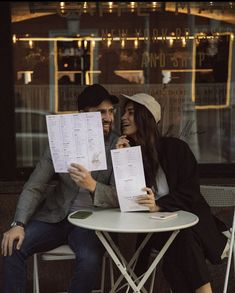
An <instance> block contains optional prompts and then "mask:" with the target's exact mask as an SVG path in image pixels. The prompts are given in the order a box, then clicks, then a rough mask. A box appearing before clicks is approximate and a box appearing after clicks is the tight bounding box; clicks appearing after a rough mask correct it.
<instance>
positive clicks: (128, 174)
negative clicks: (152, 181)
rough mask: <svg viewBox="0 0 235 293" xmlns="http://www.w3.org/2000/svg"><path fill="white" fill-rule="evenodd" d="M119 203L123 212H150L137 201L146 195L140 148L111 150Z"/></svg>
mask: <svg viewBox="0 0 235 293" xmlns="http://www.w3.org/2000/svg"><path fill="white" fill-rule="evenodd" d="M111 156H112V163H113V170H114V178H115V183H116V188H117V195H118V201H119V205H120V209H121V211H122V212H131V211H143V210H147V211H148V210H149V208H148V207H146V206H143V205H140V204H138V203H137V202H136V201H137V199H138V197H139V196H140V195H144V194H146V191H143V188H144V187H146V183H145V176H144V168H143V160H142V153H141V148H140V146H135V147H129V148H122V149H115V150H111Z"/></svg>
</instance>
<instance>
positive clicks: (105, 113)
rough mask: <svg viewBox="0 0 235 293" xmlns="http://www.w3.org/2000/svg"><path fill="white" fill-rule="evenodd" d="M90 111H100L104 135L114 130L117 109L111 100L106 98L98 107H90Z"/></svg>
mask: <svg viewBox="0 0 235 293" xmlns="http://www.w3.org/2000/svg"><path fill="white" fill-rule="evenodd" d="M88 111H89V112H100V114H101V118H102V124H103V131H104V135H105V136H107V135H108V134H109V133H110V131H111V130H112V126H113V121H114V112H115V109H114V107H113V104H112V103H111V102H110V101H109V100H104V101H103V102H102V103H100V104H99V105H98V106H96V107H89V108H88Z"/></svg>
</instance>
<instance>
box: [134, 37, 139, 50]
mask: <svg viewBox="0 0 235 293" xmlns="http://www.w3.org/2000/svg"><path fill="white" fill-rule="evenodd" d="M134 47H135V49H138V47H139V40H138V39H136V40H134Z"/></svg>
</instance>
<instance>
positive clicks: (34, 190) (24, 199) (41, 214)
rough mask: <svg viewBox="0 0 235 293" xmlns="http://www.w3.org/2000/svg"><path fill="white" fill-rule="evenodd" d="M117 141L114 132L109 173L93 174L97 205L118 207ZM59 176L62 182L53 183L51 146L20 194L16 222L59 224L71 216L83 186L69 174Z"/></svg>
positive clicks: (109, 143)
mask: <svg viewBox="0 0 235 293" xmlns="http://www.w3.org/2000/svg"><path fill="white" fill-rule="evenodd" d="M116 140H117V135H115V134H114V133H111V134H110V136H109V138H108V139H107V141H106V142H105V149H106V158H107V167H108V168H107V170H104V171H94V172H92V177H93V178H94V179H95V180H96V181H97V185H96V190H95V193H94V195H93V203H94V205H95V206H99V207H117V206H118V199H117V194H116V189H115V183H114V176H113V169H112V162H111V153H110V150H111V149H114V148H115V143H116ZM57 175H58V179H57V180H53V179H54V177H55V171H54V167H53V162H52V158H51V152H50V148H49V147H48V148H47V149H46V151H45V152H44V154H43V156H42V158H41V159H40V161H39V162H38V164H37V166H36V168H35V170H34V171H33V173H32V174H31V176H30V178H29V180H28V181H27V182H26V184H25V186H24V189H23V191H22V193H21V194H20V197H19V201H18V204H17V208H16V213H15V217H14V220H15V221H20V222H22V223H25V224H26V223H27V222H28V221H29V220H30V219H31V218H33V219H38V220H42V221H45V222H49V223H56V222H59V221H61V220H63V219H64V218H65V217H66V216H67V215H68V213H69V209H70V206H71V204H72V202H73V201H74V199H75V198H76V196H77V195H78V194H79V187H78V186H77V185H76V184H75V182H74V181H73V180H72V179H71V178H70V175H69V174H68V173H58V174H57Z"/></svg>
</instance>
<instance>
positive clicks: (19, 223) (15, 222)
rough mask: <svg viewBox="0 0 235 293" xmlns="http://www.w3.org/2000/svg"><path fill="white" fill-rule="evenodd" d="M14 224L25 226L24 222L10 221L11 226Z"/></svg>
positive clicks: (14, 225)
mask: <svg viewBox="0 0 235 293" xmlns="http://www.w3.org/2000/svg"><path fill="white" fill-rule="evenodd" d="M16 226H19V227H22V228H24V227H25V224H24V223H22V222H19V221H14V222H12V223H11V228H12V227H16Z"/></svg>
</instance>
